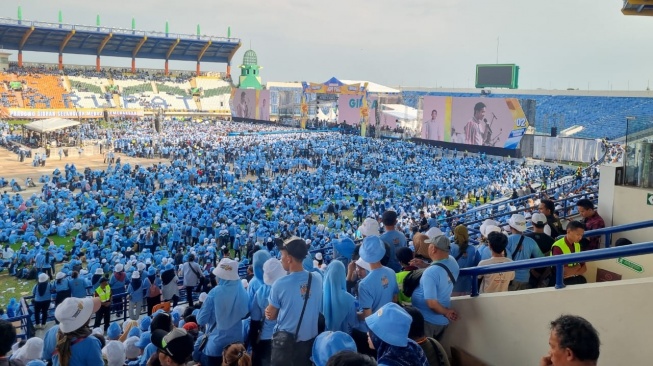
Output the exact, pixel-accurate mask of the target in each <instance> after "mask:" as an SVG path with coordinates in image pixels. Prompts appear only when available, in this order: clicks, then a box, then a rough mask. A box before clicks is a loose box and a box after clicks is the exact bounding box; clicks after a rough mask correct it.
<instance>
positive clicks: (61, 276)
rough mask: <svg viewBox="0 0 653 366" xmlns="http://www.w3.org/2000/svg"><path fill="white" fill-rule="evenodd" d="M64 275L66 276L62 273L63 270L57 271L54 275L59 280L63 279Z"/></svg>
mask: <svg viewBox="0 0 653 366" xmlns="http://www.w3.org/2000/svg"><path fill="white" fill-rule="evenodd" d="M65 277H66V274H65V273H63V272H57V275H56V276H55V279H57V280H61V279H64V278H65Z"/></svg>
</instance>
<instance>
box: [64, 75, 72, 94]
mask: <svg viewBox="0 0 653 366" xmlns="http://www.w3.org/2000/svg"><path fill="white" fill-rule="evenodd" d="M63 88H64V89H66V92H67V93H70V92H71V91H72V90H73V88H72V86H71V85H70V79H69V78H68V75H64V76H63Z"/></svg>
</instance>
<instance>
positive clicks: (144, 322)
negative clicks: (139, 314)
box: [138, 316, 152, 332]
mask: <svg viewBox="0 0 653 366" xmlns="http://www.w3.org/2000/svg"><path fill="white" fill-rule="evenodd" d="M150 324H152V318H150V317H149V316H146V317H144V318H143V319H141V321H140V323H139V324H138V327H139V328H140V329H141V332H147V331H149V330H150Z"/></svg>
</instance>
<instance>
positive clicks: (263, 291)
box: [249, 252, 286, 366]
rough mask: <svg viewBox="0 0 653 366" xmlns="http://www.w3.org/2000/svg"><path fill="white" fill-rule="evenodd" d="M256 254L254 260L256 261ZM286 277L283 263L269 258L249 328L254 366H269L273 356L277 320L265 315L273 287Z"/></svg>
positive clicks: (256, 295)
mask: <svg viewBox="0 0 653 366" xmlns="http://www.w3.org/2000/svg"><path fill="white" fill-rule="evenodd" d="M258 253H259V252H256V253H255V254H254V260H255V261H256V254H258ZM285 275H286V271H285V270H284V269H283V266H282V265H281V262H279V260H278V259H276V258H269V256H268V260H267V261H265V263H264V264H263V268H261V276H262V279H263V285H262V286H260V287H259V289H258V290H257V291H256V293H255V294H254V299H253V301H252V302H251V305H250V306H251V307H250V314H251V321H250V326H249V344H251V345H252V364H253V365H254V366H269V365H270V356H271V355H272V333H273V332H274V327H275V326H276V324H277V322H276V320H270V319H266V318H265V317H264V316H263V315H264V313H265V308H266V307H267V306H268V297H269V296H270V289H272V285H273V284H274V283H275V282H276V281H277V280H278V279H279V278H281V277H283V276H285Z"/></svg>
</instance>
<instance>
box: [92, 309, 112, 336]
mask: <svg viewBox="0 0 653 366" xmlns="http://www.w3.org/2000/svg"><path fill="white" fill-rule="evenodd" d="M102 320H104V331H105V332H106V331H107V329H109V323H110V322H111V306H104V305H102V306H100V310H98V312H97V313H95V324H94V325H93V328H98V327H99V326H100V324H102Z"/></svg>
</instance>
